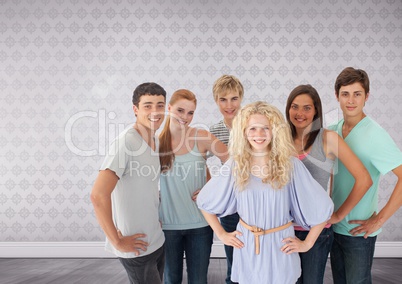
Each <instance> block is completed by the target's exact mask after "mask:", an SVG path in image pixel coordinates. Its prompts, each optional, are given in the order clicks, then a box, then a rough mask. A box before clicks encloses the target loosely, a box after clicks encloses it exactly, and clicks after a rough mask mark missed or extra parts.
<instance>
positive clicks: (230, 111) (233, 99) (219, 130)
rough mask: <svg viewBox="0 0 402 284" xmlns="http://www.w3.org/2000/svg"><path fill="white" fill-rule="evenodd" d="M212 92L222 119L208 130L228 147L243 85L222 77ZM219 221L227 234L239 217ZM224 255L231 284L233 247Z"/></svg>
mask: <svg viewBox="0 0 402 284" xmlns="http://www.w3.org/2000/svg"><path fill="white" fill-rule="evenodd" d="M212 92H213V95H214V100H215V103H216V104H217V106H218V108H219V111H220V112H221V114H222V115H223V119H222V120H221V121H219V122H218V123H216V124H214V125H212V126H211V127H210V129H209V130H210V132H211V133H212V134H213V135H215V136H216V137H217V138H218V139H219V140H221V141H222V142H223V143H224V144H225V145H228V143H229V136H230V129H231V128H232V122H233V119H234V117H235V116H236V114H237V112H238V111H239V109H240V105H241V101H242V99H243V94H244V89H243V85H242V84H241V82H240V81H239V79H237V78H236V77H235V76H232V75H222V76H221V77H219V78H218V79H217V80H216V81H215V83H214V86H213V89H212ZM212 163H213V162H212ZM211 174H212V175H213V174H214V172H213V171H211ZM220 221H221V224H222V227H223V228H224V229H225V230H226V231H227V232H233V231H235V230H236V226H237V223H238V222H239V215H238V214H237V213H235V214H233V215H229V216H225V217H222V218H220ZM225 253H226V260H227V277H226V283H227V284H232V283H234V282H232V281H231V280H230V276H231V272H232V261H233V247H231V246H226V245H225Z"/></svg>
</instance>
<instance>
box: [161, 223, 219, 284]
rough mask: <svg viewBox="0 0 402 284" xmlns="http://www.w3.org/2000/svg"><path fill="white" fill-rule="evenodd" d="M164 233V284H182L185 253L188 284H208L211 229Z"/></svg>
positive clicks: (167, 231) (203, 228) (211, 239)
mask: <svg viewBox="0 0 402 284" xmlns="http://www.w3.org/2000/svg"><path fill="white" fill-rule="evenodd" d="M163 232H164V233H165V248H166V262H165V275H164V283H165V284H181V283H182V278H183V254H184V253H185V254H186V264H187V278H188V283H190V284H206V283H207V276H208V266H209V258H210V255H211V249H212V241H213V231H212V229H211V227H210V226H207V227H202V228H197V229H189V230H164V231H163Z"/></svg>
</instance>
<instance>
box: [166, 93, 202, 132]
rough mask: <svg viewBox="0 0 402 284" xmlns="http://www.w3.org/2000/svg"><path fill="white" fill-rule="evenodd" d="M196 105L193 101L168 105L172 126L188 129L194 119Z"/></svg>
mask: <svg viewBox="0 0 402 284" xmlns="http://www.w3.org/2000/svg"><path fill="white" fill-rule="evenodd" d="M195 108H196V105H195V103H194V102H193V101H190V100H186V99H181V100H178V101H176V102H175V103H174V104H172V105H170V104H169V105H168V111H169V115H170V116H171V119H170V123H171V125H172V126H173V125H179V126H184V127H188V125H189V124H190V123H191V121H192V120H193V118H194V112H195Z"/></svg>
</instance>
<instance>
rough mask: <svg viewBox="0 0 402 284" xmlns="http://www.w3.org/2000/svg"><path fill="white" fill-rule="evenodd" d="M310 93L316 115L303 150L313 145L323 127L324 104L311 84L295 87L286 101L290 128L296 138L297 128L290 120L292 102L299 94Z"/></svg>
mask: <svg viewBox="0 0 402 284" xmlns="http://www.w3.org/2000/svg"><path fill="white" fill-rule="evenodd" d="M304 94H305V95H308V96H309V97H310V98H311V99H312V100H313V104H314V108H315V115H314V118H313V123H312V126H311V132H310V133H309V134H308V138H307V142H306V143H305V144H304V147H303V150H307V149H308V148H309V147H310V146H311V145H313V143H314V141H315V138H316V137H317V135H318V133H319V132H320V129H321V128H322V127H323V114H322V104H321V98H320V95H319V94H318V92H317V90H316V89H315V88H314V87H313V86H311V85H299V86H297V87H296V88H294V89H293V90H292V91H291V92H290V94H289V97H288V100H287V103H286V119H287V121H288V122H289V126H290V130H291V131H292V138H293V139H295V138H296V134H297V133H296V128H295V126H294V125H293V124H292V122H290V116H289V110H290V107H291V106H292V102H293V101H294V99H295V98H296V97H297V96H300V95H304Z"/></svg>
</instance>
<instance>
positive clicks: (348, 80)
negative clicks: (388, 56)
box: [335, 67, 370, 97]
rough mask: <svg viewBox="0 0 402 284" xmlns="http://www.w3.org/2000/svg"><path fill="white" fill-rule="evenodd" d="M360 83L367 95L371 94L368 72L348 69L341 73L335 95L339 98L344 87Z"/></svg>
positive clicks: (337, 79) (336, 82) (337, 78)
mask: <svg viewBox="0 0 402 284" xmlns="http://www.w3.org/2000/svg"><path fill="white" fill-rule="evenodd" d="M356 82H358V83H360V84H361V85H362V87H363V89H364V91H365V92H366V95H367V94H368V93H369V92H370V80H369V77H368V75H367V73H366V71H364V70H362V69H355V68H353V67H346V68H345V69H343V70H342V72H341V73H339V75H338V77H336V81H335V94H336V96H337V97H338V96H339V90H340V89H341V87H342V86H348V85H351V84H354V83H356Z"/></svg>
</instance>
